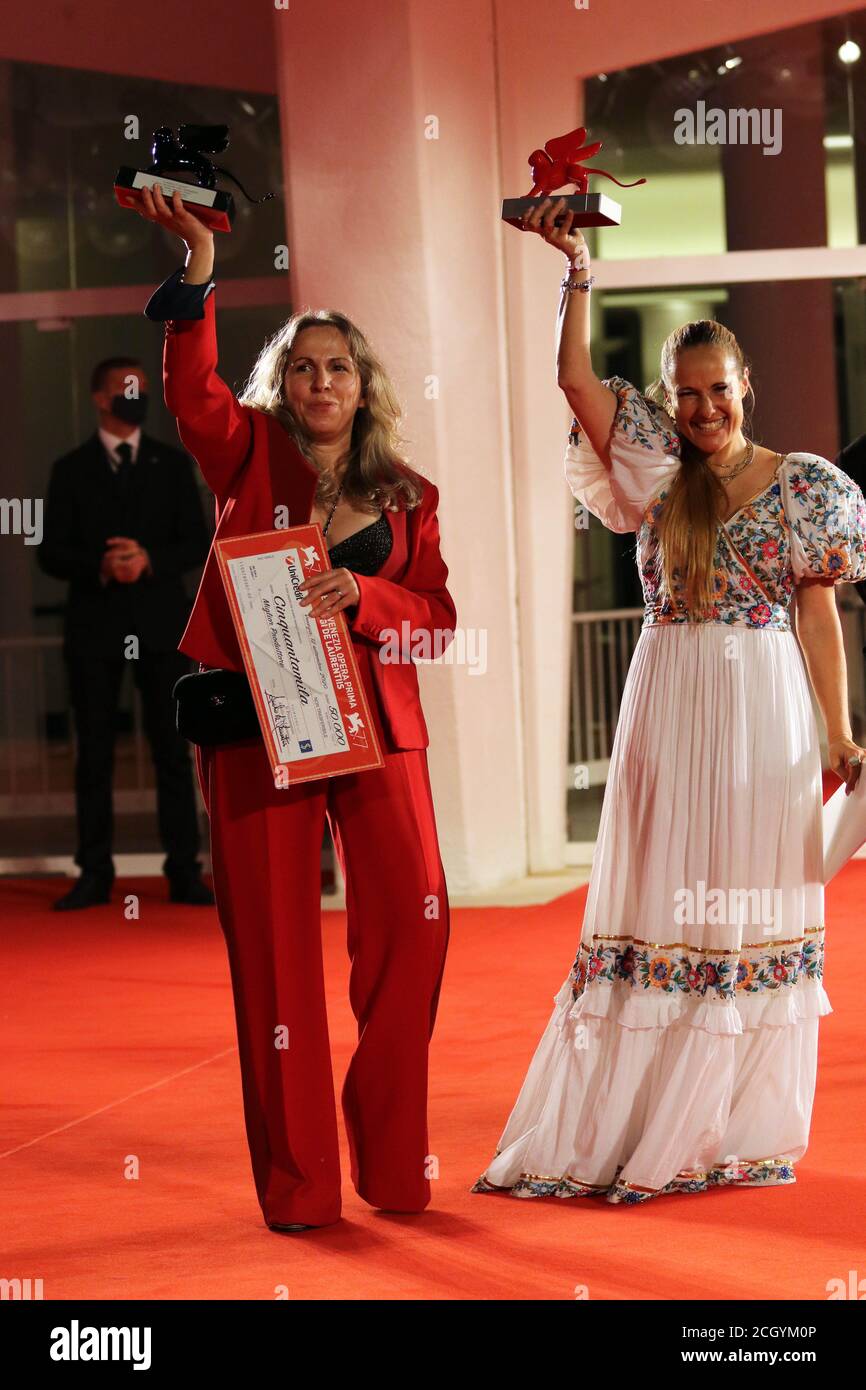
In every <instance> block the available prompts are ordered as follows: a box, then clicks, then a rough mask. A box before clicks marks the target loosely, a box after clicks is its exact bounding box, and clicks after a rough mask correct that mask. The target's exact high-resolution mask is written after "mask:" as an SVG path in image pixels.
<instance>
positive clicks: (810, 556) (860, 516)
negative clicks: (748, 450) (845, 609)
mask: <svg viewBox="0 0 866 1390" xmlns="http://www.w3.org/2000/svg"><path fill="white" fill-rule="evenodd" d="M781 475H782V476H781V481H782V493H783V500H784V503H785V512H786V514H787V518H788V523H789V527H790V532H791V568H792V569H793V571H794V577H795V579H797V580H800V579H804V578H816V579H832V580H833V582H834V583H836V584H852V583H855V582H856V581H859V580H862V579H866V500H864V497H863V493H862V492H861V491H860V488H859V487H858V486H857V484H856V483H855V482H854V480H853V479H852V478H849V477H848V474H847V473H843V472H842V469H841V468H837V466H836V464H835V463H830V461H829V460H828V459H825V458H821V456H820V455H819V454H789V455H788V457H787V459H786V461H785V465H784V467H783V468H782V469H781Z"/></svg>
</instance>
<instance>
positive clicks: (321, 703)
mask: <svg viewBox="0 0 866 1390" xmlns="http://www.w3.org/2000/svg"><path fill="white" fill-rule="evenodd" d="M216 549H217V557H218V560H219V565H220V571H221V573H222V579H223V584H224V586H225V591H226V595H227V597H228V601H229V607H230V608H231V613H232V619H233V621H234V625H235V631H236V633H237V637H238V642H239V643H240V648H241V653H242V655H243V659H244V667H245V669H246V673H247V677H248V679H249V682H250V687H251V689H252V693H253V698H254V700H255V703H256V709H257V711H258V715H259V723H260V725H261V729H262V734H263V736H264V740H265V746H266V747H267V750H268V754H269V757H270V759H271V765H272V769H273V772H274V777H275V780H276V781H277V782H278V783H281V784H282V785H286V784H287V783H295V782H309V781H311V780H312V779H313V778H316V777H333V776H334V775H336V774H338V773H342V772H361V771H362V770H364V769H367V768H373V767H382V766H383V758H382V753H381V749H380V747H379V740H378V739H377V737H376V730H375V727H374V724H373V720H372V719H371V717H370V710H369V706H368V703H367V697H366V694H365V691H364V687H363V685H362V684H361V680H360V677H359V674H358V666H357V662H356V661H355V653H354V652H353V650H352V640H351V637H350V636H349V629H348V626H347V623H346V619H345V616H344V614H343V613H335V614H334V615H333V617H321V618H320V617H312V616H311V615H310V610H309V608H302V607H301V598H302V597H303V595H301V594H299V593H298V590H299V589H302V588H303V586H304V580H305V579H308V578H310V577H311V576H312V575H314V574H321V573H323V572H324V571H326V570H328V569H330V568H331V565H330V560H329V558H328V551H327V548H326V546H325V538H324V536H323V534H322V530H321V527H320V526H318V525H316V524H315V523H312V524H308V525H305V526H291V527H289V528H287V529H286V530H282V531H260V532H258V533H257V534H255V535H251V536H232V537H230V538H228V539H226V540H221V541H217V545H216Z"/></svg>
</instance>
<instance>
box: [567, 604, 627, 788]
mask: <svg viewBox="0 0 866 1390" xmlns="http://www.w3.org/2000/svg"><path fill="white" fill-rule="evenodd" d="M643 613H644V610H643V609H642V608H607V609H603V610H601V611H599V612H595V613H574V614H572V642H571V739H570V746H569V764H570V766H571V767H574V765H575V764H578V763H580V764H586V765H588V766H589V767H590V768H591V769H592V768H594V767H595V766H596V765H598V764H602V763H605V762H606V761H607V759H608V758H609V757H610V750H611V747H612V746H613V736H614V733H615V732H616V721H617V719H618V717H619V707H620V701H621V699H622V691H623V686H624V685H625V678H626V675H627V674H628V668H629V663H630V661H631V657H632V652H633V651H634V649H635V645H636V643H637V639H638V634H639V632H640V626H641V623H642V622H643Z"/></svg>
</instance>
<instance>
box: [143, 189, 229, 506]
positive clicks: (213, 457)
mask: <svg viewBox="0 0 866 1390" xmlns="http://www.w3.org/2000/svg"><path fill="white" fill-rule="evenodd" d="M142 205H143V206H142V211H141V216H142V217H145V218H147V219H148V220H149V221H152V222H158V223H160V225H161V226H163V227H167V228H168V230H169V231H173V232H176V233H177V235H178V236H179V237H181V238H182V239H183V241H184V243H185V245H186V248H187V259H186V267H185V270H184V275H183V283H184V284H185V285H189V286H193V285H205V284H206V283H207V282H208V281H209V280H210V278H211V276H212V274H213V265H214V246H213V232H211V231H209V230H208V228H207V227H205V226H204V225H203V224H202V223H201V222H199V220H198V218H196V217H193V215H192V213H190V212H187V211H186V209H185V208H184V207H183V204H182V202H181V198H180V194H179V193H178V192H174V193H173V194H172V201H171V205H169V204H168V203H167V202H166V201H165V198H164V197H163V195H162V192H161V190H160V189H159V188H158V187H156V188H155V189H154V191H153V193H151V191H150V189H147V188H145V189H142ZM156 298H157V296H154V300H155V299H156ZM154 300H151V304H153V302H154ZM148 308H150V305H148ZM146 312H147V311H146ZM149 316H150V317H155V318H159V317H161V315H160V314H159V312H158V311H154V312H153V314H151V315H149ZM217 363H218V354H217V338H216V305H215V297H214V293H213V292H211V293H210V294H209V295H207V297H206V298H205V301H204V313H203V317H201V318H189V319H187V318H180V317H177V318H169V319H167V320H166V325H165V348H164V353H163V389H164V392H165V403H166V405H167V406H168V408H169V410H170V411H171V413H172V415H173V416H174V417H175V419H176V420H177V427H178V433H179V435H180V437H181V439H182V441H183V443H184V445H185V446H186V448H187V449H188V450H189V452H190V453H191V454H192V455H193V457H194V458H195V460H196V462H197V463H198V465H199V468H200V469H201V471H202V475H203V477H204V479H205V482H206V483H207V485H208V487H209V488H210V489H211V491H212V492H213V493H215V494H216V496H217V497H218V498H220V499H222V498H225V497H226V496H227V495H228V494H229V492H230V490H231V487H232V484H233V482H234V480H235V479H236V477H237V474H238V472H239V471H240V469H241V468H242V467H243V465H244V463H245V461H246V460H247V458H248V456H249V451H250V443H251V438H252V422H251V419H250V414H249V411H248V410H246V409H245V408H244V407H243V406H242V405H240V403H239V402H238V400H237V398H236V396H235V394H234V392H233V391H232V390H231V388H230V387H229V386H228V385H227V383H226V382H225V381H223V379H222V377H221V376H220V375H219V373H218V371H217Z"/></svg>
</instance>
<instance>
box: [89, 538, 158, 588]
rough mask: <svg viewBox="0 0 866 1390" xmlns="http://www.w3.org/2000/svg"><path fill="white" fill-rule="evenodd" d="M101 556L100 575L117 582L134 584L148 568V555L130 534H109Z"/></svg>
mask: <svg viewBox="0 0 866 1390" xmlns="http://www.w3.org/2000/svg"><path fill="white" fill-rule="evenodd" d="M105 544H106V546H107V547H108V549H107V550H106V552H105V554H104V555H103V557H102V564H101V566H100V571H99V572H100V575H101V576H102V577H103V578H104V579H106V580H108V579H114V580H116V581H117V583H118V584H134V583H135V582H136V580H137V579H140V578H141V576H142V574H144V572H145V570H149V569H150V556H149V555H148V553H147V551H146V550H145V549H144V548H143V546H140V545H139V543H138V541H136V540H133V539H132V537H131V536H109V538H108V540H107V541H106V542H105Z"/></svg>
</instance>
